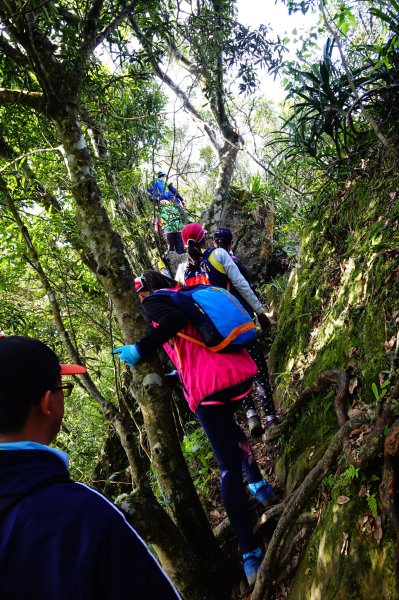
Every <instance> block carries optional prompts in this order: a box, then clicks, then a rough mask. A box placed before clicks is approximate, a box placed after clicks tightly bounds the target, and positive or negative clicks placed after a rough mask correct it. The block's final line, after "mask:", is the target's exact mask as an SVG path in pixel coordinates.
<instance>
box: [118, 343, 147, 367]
mask: <svg viewBox="0 0 399 600" xmlns="http://www.w3.org/2000/svg"><path fill="white" fill-rule="evenodd" d="M112 354H119V358H120V359H121V360H123V362H125V363H126V364H127V365H129V367H134V365H137V363H138V362H140V360H141V352H140V350H139V347H138V346H137V344H129V345H128V346H119V348H115V349H114V350H112Z"/></svg>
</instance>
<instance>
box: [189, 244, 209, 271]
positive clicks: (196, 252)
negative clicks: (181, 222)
mask: <svg viewBox="0 0 399 600" xmlns="http://www.w3.org/2000/svg"><path fill="white" fill-rule="evenodd" d="M204 237H205V236H204ZM203 242H204V238H202V240H201V241H200V242H194V240H188V242H187V254H188V256H189V259H190V260H189V262H190V263H191V264H192V265H194V267H195V268H196V269H200V267H201V262H202V252H201V250H202V248H203Z"/></svg>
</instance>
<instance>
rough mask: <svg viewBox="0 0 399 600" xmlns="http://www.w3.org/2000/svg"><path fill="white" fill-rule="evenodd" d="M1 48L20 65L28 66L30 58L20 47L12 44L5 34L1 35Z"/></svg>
mask: <svg viewBox="0 0 399 600" xmlns="http://www.w3.org/2000/svg"><path fill="white" fill-rule="evenodd" d="M0 49H1V51H2V52H3V53H4V54H5V55H6V56H7V58H9V59H10V60H12V61H14V62H15V63H17V64H18V65H20V66H23V67H26V66H27V65H28V64H29V63H28V58H27V56H25V55H24V54H23V53H22V52H21V51H20V50H19V48H16V47H14V46H12V45H11V44H10V43H9V42H8V40H7V39H6V38H5V37H4V35H0Z"/></svg>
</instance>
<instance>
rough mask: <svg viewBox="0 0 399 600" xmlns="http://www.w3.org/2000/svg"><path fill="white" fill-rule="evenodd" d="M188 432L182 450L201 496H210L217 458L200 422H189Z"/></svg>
mask: <svg viewBox="0 0 399 600" xmlns="http://www.w3.org/2000/svg"><path fill="white" fill-rule="evenodd" d="M187 427H188V433H186V435H185V436H184V438H183V442H182V445H181V446H182V451H183V455H184V457H185V459H186V462H187V464H188V467H189V469H190V474H191V477H192V478H193V482H194V485H195V487H196V490H197V492H198V494H199V496H200V498H202V499H205V498H208V497H209V493H210V488H209V481H210V480H211V478H212V476H213V475H214V471H215V460H214V456H213V452H212V450H211V447H210V445H209V442H208V440H207V438H206V436H205V433H204V432H203V430H202V429H201V428H200V427H199V426H198V423H196V422H195V421H192V422H190V423H188V424H187Z"/></svg>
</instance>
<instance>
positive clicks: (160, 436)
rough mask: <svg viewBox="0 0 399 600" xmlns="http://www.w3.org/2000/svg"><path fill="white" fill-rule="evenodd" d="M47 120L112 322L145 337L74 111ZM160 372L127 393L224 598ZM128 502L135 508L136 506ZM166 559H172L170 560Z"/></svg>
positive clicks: (150, 511)
mask: <svg viewBox="0 0 399 600" xmlns="http://www.w3.org/2000/svg"><path fill="white" fill-rule="evenodd" d="M53 119H54V121H55V123H56V125H57V127H58V130H59V133H60V138H61V142H62V145H63V149H64V156H65V161H66V164H67V167H68V171H69V175H70V178H71V182H72V191H73V194H74V198H75V201H76V212H77V222H78V225H79V227H80V230H81V232H82V235H83V237H84V239H85V240H86V242H87V244H88V245H89V247H90V248H91V250H92V252H93V255H94V257H95V259H96V262H97V264H98V268H97V270H96V276H97V279H98V280H99V282H100V284H101V286H102V287H103V289H104V290H105V291H106V293H107V294H108V295H109V296H110V298H111V300H112V302H113V305H114V310H115V316H116V318H117V320H118V323H119V325H120V328H121V330H122V334H123V337H124V339H125V341H126V343H132V342H134V341H135V340H137V339H138V338H139V337H141V335H142V334H143V333H144V332H145V324H144V320H143V318H142V316H141V310H140V305H139V301H138V298H137V296H136V294H133V293H132V282H133V277H132V274H131V270H130V266H129V263H128V262H127V259H126V257H125V255H124V251H123V247H122V241H121V238H120V236H119V234H117V233H116V232H115V231H114V230H113V228H112V225H111V223H110V220H109V218H108V215H107V213H106V210H105V208H104V206H103V203H102V198H101V192H100V190H99V188H98V186H97V183H96V181H95V179H94V177H93V175H92V171H91V162H90V154H89V151H88V148H87V145H86V141H85V138H84V135H83V133H82V130H81V128H80V124H79V122H78V118H77V112H76V111H75V110H74V109H73V108H71V107H70V106H69V107H67V108H66V110H65V111H62V112H61V113H58V114H55V115H53ZM159 372H160V365H159V361H158V360H157V358H156V357H154V358H153V359H152V360H151V361H148V362H146V363H144V364H143V365H141V366H139V367H136V368H135V369H134V370H133V382H132V387H133V392H134V395H135V397H136V398H137V400H138V402H139V405H140V407H141V410H142V413H143V417H144V425H145V428H146V431H147V434H148V440H149V443H150V447H151V458H152V461H153V462H154V465H155V467H156V469H157V471H158V473H159V476H160V480H161V485H162V487H163V490H164V492H165V496H166V504H167V507H168V511H169V513H170V515H171V516H172V519H173V521H174V522H175V524H176V526H177V528H178V531H179V533H180V534H181V536H182V539H183V540H185V541H186V544H188V545H189V546H191V549H192V552H191V553H192V554H193V555H195V562H196V564H197V565H198V567H199V568H200V570H203V574H202V578H203V580H204V585H208V586H209V587H208V592H207V594H208V595H207V598H210V597H211V596H210V595H209V594H210V593H211V592H210V589H212V590H217V591H218V594H219V597H222V596H223V595H224V591H225V590H226V587H228V586H226V578H220V573H221V569H222V571H223V563H224V561H223V558H222V556H221V552H220V549H219V548H218V546H217V544H216V541H215V538H214V536H213V534H212V531H211V528H210V525H209V522H208V520H207V518H206V515H205V513H204V511H203V509H202V506H201V504H200V502H199V499H198V496H197V494H196V492H195V488H194V486H193V483H192V480H191V478H190V475H189V473H188V470H187V465H186V463H185V461H184V458H183V456H182V453H181V449H180V446H179V443H178V439H177V435H176V431H175V428H174V423H173V418H172V414H171V410H170V392H169V390H167V389H166V388H165V386H162V378H161V376H160V375H159ZM113 424H114V426H115V428H116V430H117V433H118V435H119V436H120V438H121V442H122V445H123V447H124V448H125V451H127V453H128V452H129V450H130V451H131V449H130V448H129V434H127V433H126V430H125V428H124V427H122V425H123V421H121V419H120V417H119V418H116V419H113ZM128 458H129V462H130V461H131V460H132V457H131V456H129V455H128ZM136 468H137V465H136ZM143 476H144V474H142V475H141V478H140V480H139V481H137V480H136V481H134V485H135V486H138V489H139V490H140V487H141V486H142V485H143V483H144V482H143V481H142V477H143ZM145 489H146V492H148V491H149V489H150V488H149V486H147V485H146V486H145ZM140 492H141V490H140ZM140 495H141V499H140V501H142V500H143V499H144V498H145V504H146V506H147V509H146V510H145V511H144V512H143V518H145V521H146V522H147V527H148V529H151V530H153V526H152V523H151V526H149V523H148V522H151V521H152V520H153V517H154V514H158V515H160V514H162V512H163V511H162V509H161V508H160V507H159V506H157V503H156V502H155V499H154V498H153V497H152V500H151V504H152V507H151V508H150V506H149V505H148V498H149V497H150V495H149V494H148V495H147V494H144V495H143V494H142V493H140ZM151 496H152V494H151ZM134 504H135V507H136V501H135V503H134ZM144 515H145V516H144ZM165 518H166V515H165V516H164V517H163V520H164V521H165ZM170 527H171V526H168V527H166V526H165V524H164V525H162V528H163V531H167V530H170ZM154 544H155V542H154ZM174 546H175V542H174V538H173V536H172V537H171V538H169V547H168V549H167V551H166V548H167V547H165V546H162V548H158V550H159V552H160V557H161V556H163V559H162V560H163V565H164V567H165V569H168V571H169V572H170V569H171V568H172V563H173V562H174V561H175V560H177V558H176V557H177V556H178V553H179V551H182V549H181V547H180V549H179V548H177V547H175V548H174ZM172 548H173V550H172ZM184 552H187V550H186V549H185V550H183V554H184ZM167 556H168V557H169V558H168V559H167ZM172 556H173V557H174V558H173V560H171V557H172ZM190 575H191V576H194V573H192V572H191V573H190ZM173 577H175V573H174V574H173ZM188 585H189V584H188ZM190 587H191V586H190ZM212 593H213V592H212Z"/></svg>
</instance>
